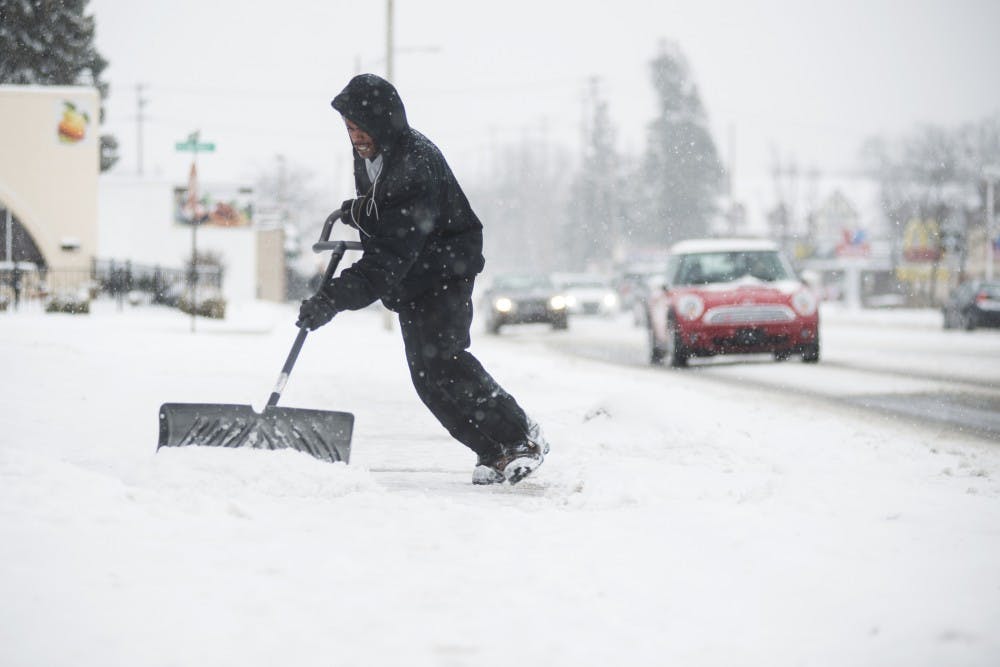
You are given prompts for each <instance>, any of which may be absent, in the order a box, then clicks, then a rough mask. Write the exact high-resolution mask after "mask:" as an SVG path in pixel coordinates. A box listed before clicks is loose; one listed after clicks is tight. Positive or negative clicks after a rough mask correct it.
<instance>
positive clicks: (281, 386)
mask: <svg viewBox="0 0 1000 667" xmlns="http://www.w3.org/2000/svg"><path fill="white" fill-rule="evenodd" d="M308 335H309V329H306V328H305V327H302V328H300V329H299V335H297V336H296V337H295V342H294V343H292V349H291V351H290V352H289V353H288V358H287V359H285V365H284V366H282V367H281V375H279V376H278V381H277V382H275V383H274V391H272V392H271V396H270V397H269V398H268V399H267V405H268V407H272V408H273V407H274V406H275V405H277V404H278V399H280V398H281V392H283V391H284V390H285V384H286V383H287V382H288V376H289V375H291V373H292V367H293V366H294V365H295V360H296V359H298V358H299V352H300V351H301V350H302V344H303V343H305V342H306V336H308Z"/></svg>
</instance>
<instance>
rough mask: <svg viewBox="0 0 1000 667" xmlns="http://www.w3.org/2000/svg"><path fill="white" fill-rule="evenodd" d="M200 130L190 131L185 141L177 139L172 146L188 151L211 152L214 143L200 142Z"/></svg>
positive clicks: (213, 148)
mask: <svg viewBox="0 0 1000 667" xmlns="http://www.w3.org/2000/svg"><path fill="white" fill-rule="evenodd" d="M199 139H201V131H200V130H199V131H197V132H192V133H191V134H189V135H188V137H187V141H178V142H177V143H176V144H174V148H175V149H176V150H179V151H190V152H192V153H211V152H212V151H214V150H215V144H214V143H211V142H205V143H201V142H199V141H198V140H199Z"/></svg>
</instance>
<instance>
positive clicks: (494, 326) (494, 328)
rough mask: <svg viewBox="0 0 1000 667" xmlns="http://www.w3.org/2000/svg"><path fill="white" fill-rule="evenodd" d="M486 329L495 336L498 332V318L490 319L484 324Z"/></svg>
mask: <svg viewBox="0 0 1000 667" xmlns="http://www.w3.org/2000/svg"><path fill="white" fill-rule="evenodd" d="M486 330H487V331H489V332H490V333H491V334H493V335H494V336H496V335H497V334H499V333H500V322H499V321H498V320H490V322H489V324H488V325H487V326H486Z"/></svg>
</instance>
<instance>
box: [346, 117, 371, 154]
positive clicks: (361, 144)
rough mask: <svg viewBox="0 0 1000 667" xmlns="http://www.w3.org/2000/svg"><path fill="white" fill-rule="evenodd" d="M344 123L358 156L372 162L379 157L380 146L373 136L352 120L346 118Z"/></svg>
mask: <svg viewBox="0 0 1000 667" xmlns="http://www.w3.org/2000/svg"><path fill="white" fill-rule="evenodd" d="M344 123H346V124H347V134H349V135H350V137H351V144H352V145H353V146H354V150H356V151H357V152H358V155H360V156H361V157H363V158H364V159H366V160H371V159H372V158H374V157H375V156H376V155H378V144H376V143H375V140H374V139H372V138H371V135H369V134H368V133H367V132H365V131H364V130H362V129H361V128H360V127H358V126H357V124H356V123H355V122H354V121H352V120H350V119H347V118H345V119H344Z"/></svg>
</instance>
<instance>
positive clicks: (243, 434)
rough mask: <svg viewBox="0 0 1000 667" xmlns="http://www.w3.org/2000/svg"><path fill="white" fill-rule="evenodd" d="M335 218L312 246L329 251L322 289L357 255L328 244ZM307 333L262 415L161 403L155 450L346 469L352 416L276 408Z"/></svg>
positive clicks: (347, 246)
mask: <svg viewBox="0 0 1000 667" xmlns="http://www.w3.org/2000/svg"><path fill="white" fill-rule="evenodd" d="M338 218H340V211H334V212H333V213H332V214H330V216H329V217H328V218H327V219H326V222H325V223H324V224H323V231H322V233H321V234H320V242H319V243H316V244H314V245H313V250H314V251H316V252H321V251H323V250H332V251H333V253H332V256H331V257H330V263H329V264H328V265H327V267H326V273H325V274H324V278H323V283H325V282H326V281H327V280H329V279H330V278H332V277H333V274H334V272H335V271H336V270H337V265H338V264H339V263H340V260H341V258H342V257H343V256H344V253H345V252H346V251H347V250H360V249H361V244H360V243H358V242H356V241H329V238H330V230H331V229H332V228H333V223H334V222H335V221H336V220H337V219H338ZM323 283H321V285H322V284H323ZM308 333H309V330H308V329H306V328H300V329H299V333H298V336H296V338H295V343H294V344H293V345H292V350H291V352H289V353H288V358H287V359H286V360H285V365H284V367H282V369H281V375H279V376H278V382H277V384H276V385H275V387H274V391H273V392H271V396H270V398H268V400H267V405H266V406H265V407H264V411H263V412H260V413H258V412H255V411H254V409H253V408H252V407H251V406H249V405H227V404H222V403H164V404H163V405H161V406H160V444H159V445H157V447H156V449H157V450H159V449H160V447H185V446H187V445H201V446H207V447H252V448H254V449H295V450H298V451H300V452H305V453H307V454H311V455H312V456H315V457H316V458H318V459H321V460H323V461H330V462H337V461H343V462H344V463H347V461H348V459H349V458H350V455H351V432H352V430H353V428H354V415H353V414H351V413H349V412H330V411H327V410H304V409H299V408H279V407H278V399H279V398H281V392H282V390H284V388H285V383H287V382H288V376H289V374H290V373H291V372H292V366H294V365H295V360H296V358H298V356H299V351H300V350H301V349H302V344H303V343H304V342H305V340H306V335H307V334H308Z"/></svg>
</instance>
